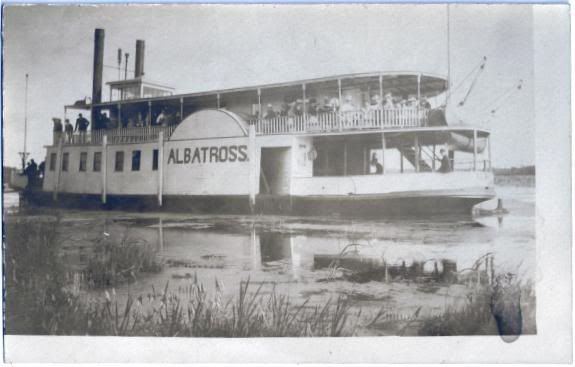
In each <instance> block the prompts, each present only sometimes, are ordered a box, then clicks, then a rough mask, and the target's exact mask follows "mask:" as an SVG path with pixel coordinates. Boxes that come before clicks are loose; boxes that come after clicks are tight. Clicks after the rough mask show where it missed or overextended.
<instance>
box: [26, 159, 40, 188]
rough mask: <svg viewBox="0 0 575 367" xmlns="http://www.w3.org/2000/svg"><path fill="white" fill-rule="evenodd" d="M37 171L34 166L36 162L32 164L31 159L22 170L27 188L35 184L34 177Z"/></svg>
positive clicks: (32, 160)
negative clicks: (26, 179) (25, 177)
mask: <svg viewBox="0 0 575 367" xmlns="http://www.w3.org/2000/svg"><path fill="white" fill-rule="evenodd" d="M37 170H38V166H37V165H36V162H34V159H31V160H30V162H28V165H27V166H26V168H25V169H24V174H26V176H27V177H28V186H29V187H32V186H34V184H35V183H36V176H37V175H38V172H37Z"/></svg>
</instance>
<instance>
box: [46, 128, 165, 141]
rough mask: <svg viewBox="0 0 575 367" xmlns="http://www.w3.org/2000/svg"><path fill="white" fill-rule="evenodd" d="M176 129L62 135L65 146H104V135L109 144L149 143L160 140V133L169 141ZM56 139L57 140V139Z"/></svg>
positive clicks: (140, 129) (99, 131)
mask: <svg viewBox="0 0 575 367" xmlns="http://www.w3.org/2000/svg"><path fill="white" fill-rule="evenodd" d="M175 129H176V125H174V126H144V127H126V128H119V129H102V130H93V131H90V132H86V133H85V134H81V133H78V132H77V133H74V134H72V135H67V134H65V133H62V134H63V139H64V144H65V145H99V144H102V141H103V140H104V135H107V136H108V144H125V143H149V142H153V141H157V140H158V138H159V135H160V131H163V132H164V139H167V138H169V137H170V136H171V135H172V133H173V132H174V130H175ZM54 139H55V141H56V140H57V139H56V137H55V138H54Z"/></svg>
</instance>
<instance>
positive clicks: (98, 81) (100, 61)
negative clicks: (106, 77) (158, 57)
mask: <svg viewBox="0 0 575 367" xmlns="http://www.w3.org/2000/svg"><path fill="white" fill-rule="evenodd" d="M104 36H105V33H104V30H103V29H100V28H97V29H96V30H95V32H94V69H93V70H94V75H93V79H92V104H94V103H101V102H102V79H103V77H102V76H103V71H104ZM145 47H146V46H145V43H144V41H143V40H137V41H136V68H135V70H136V71H135V77H136V78H138V77H141V76H143V75H144V51H145ZM93 119H94V116H92V120H93Z"/></svg>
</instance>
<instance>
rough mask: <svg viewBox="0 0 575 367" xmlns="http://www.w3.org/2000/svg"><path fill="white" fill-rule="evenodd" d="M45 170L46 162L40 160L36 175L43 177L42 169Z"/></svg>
mask: <svg viewBox="0 0 575 367" xmlns="http://www.w3.org/2000/svg"><path fill="white" fill-rule="evenodd" d="M45 170H46V162H44V161H42V162H40V164H39V165H38V177H40V178H44V171H45Z"/></svg>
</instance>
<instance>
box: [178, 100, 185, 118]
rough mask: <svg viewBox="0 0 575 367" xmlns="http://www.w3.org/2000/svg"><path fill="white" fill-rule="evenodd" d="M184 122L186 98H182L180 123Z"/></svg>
mask: <svg viewBox="0 0 575 367" xmlns="http://www.w3.org/2000/svg"><path fill="white" fill-rule="evenodd" d="M182 121H184V98H180V121H178V123H180V122H182Z"/></svg>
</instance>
